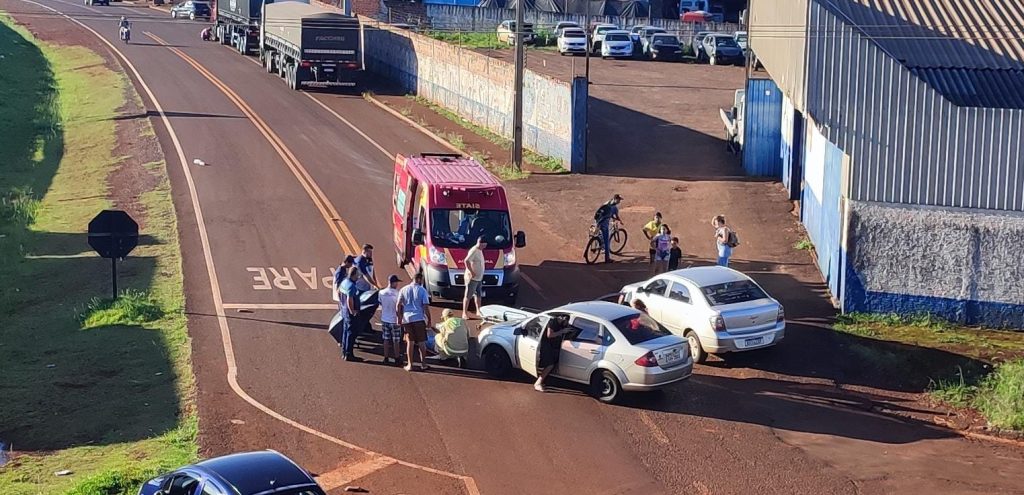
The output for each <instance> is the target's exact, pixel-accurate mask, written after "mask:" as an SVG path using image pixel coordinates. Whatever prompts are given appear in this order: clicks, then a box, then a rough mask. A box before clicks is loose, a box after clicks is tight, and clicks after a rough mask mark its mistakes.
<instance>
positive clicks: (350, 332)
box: [340, 266, 363, 362]
mask: <svg viewBox="0 0 1024 495" xmlns="http://www.w3.org/2000/svg"><path fill="white" fill-rule="evenodd" d="M359 274H360V272H359V268H358V267H355V266H353V267H351V268H349V269H348V276H347V277H346V278H345V280H343V281H342V282H341V287H340V289H341V292H342V294H344V299H345V308H344V309H342V311H343V312H344V313H345V324H344V325H345V327H344V330H343V331H342V334H341V358H342V359H343V360H345V361H354V362H360V361H362V359H360V358H358V357H356V355H355V354H354V352H355V346H356V337H358V336H359V332H360V331H362V327H363V318H362V317H360V314H359V310H360V306H361V302H362V301H361V299H360V298H361V296H362V295H363V291H361V290H359V286H358V285H357V284H356V280H357V279H358V278H359Z"/></svg>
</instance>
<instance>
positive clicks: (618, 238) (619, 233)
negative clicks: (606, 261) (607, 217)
mask: <svg viewBox="0 0 1024 495" xmlns="http://www.w3.org/2000/svg"><path fill="white" fill-rule="evenodd" d="M589 236H590V238H589V240H588V241H587V247H586V248H585V249H584V250H583V260H584V261H586V262H587V264H588V265H593V264H594V263H597V260H598V259H600V258H601V254H602V253H603V252H604V242H602V239H601V229H600V228H599V227H598V226H597V224H596V223H593V224H591V225H590V232H589ZM628 238H629V233H628V232H626V229H624V228H622V223H621V222H612V225H611V229H610V231H609V232H608V243H609V244H611V254H622V250H623V249H624V248H625V247H626V239H628Z"/></svg>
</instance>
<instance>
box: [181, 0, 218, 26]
mask: <svg viewBox="0 0 1024 495" xmlns="http://www.w3.org/2000/svg"><path fill="white" fill-rule="evenodd" d="M179 17H186V18H189V19H192V20H193V21H194V20H196V19H206V20H210V4H208V3H206V2H194V1H192V0H186V1H184V2H181V3H179V4H177V5H175V6H173V7H171V18H172V19H177V18H179Z"/></svg>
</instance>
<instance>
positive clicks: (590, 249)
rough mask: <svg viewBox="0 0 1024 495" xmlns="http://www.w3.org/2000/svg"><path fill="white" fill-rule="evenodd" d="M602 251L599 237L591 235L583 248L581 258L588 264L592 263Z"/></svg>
mask: <svg viewBox="0 0 1024 495" xmlns="http://www.w3.org/2000/svg"><path fill="white" fill-rule="evenodd" d="M602 251H604V249H603V248H602V247H601V238H600V237H591V238H590V240H589V241H587V248H586V249H584V250H583V259H584V260H585V261H586V262H587V264H588V265H593V264H594V263H597V259H598V258H600V257H601V252H602Z"/></svg>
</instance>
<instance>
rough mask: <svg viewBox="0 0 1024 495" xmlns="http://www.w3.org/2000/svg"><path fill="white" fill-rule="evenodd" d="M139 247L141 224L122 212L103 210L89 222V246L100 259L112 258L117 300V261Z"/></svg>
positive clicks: (112, 272)
mask: <svg viewBox="0 0 1024 495" xmlns="http://www.w3.org/2000/svg"><path fill="white" fill-rule="evenodd" d="M137 245H139V224H138V223H136V222H135V220H133V219H132V217H131V216H129V215H128V213H125V212H124V211H121V210H103V211H101V212H99V214H97V215H96V216H95V217H94V218H93V219H92V221H90V222H89V246H90V247H92V248H93V250H95V251H96V253H97V254H99V255H100V257H103V258H110V276H111V279H112V282H113V283H112V285H113V291H114V292H113V294H114V297H113V298H114V299H117V259H118V258H122V259H123V258H124V257H125V256H128V253H131V252H132V250H133V249H135V246H137Z"/></svg>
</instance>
